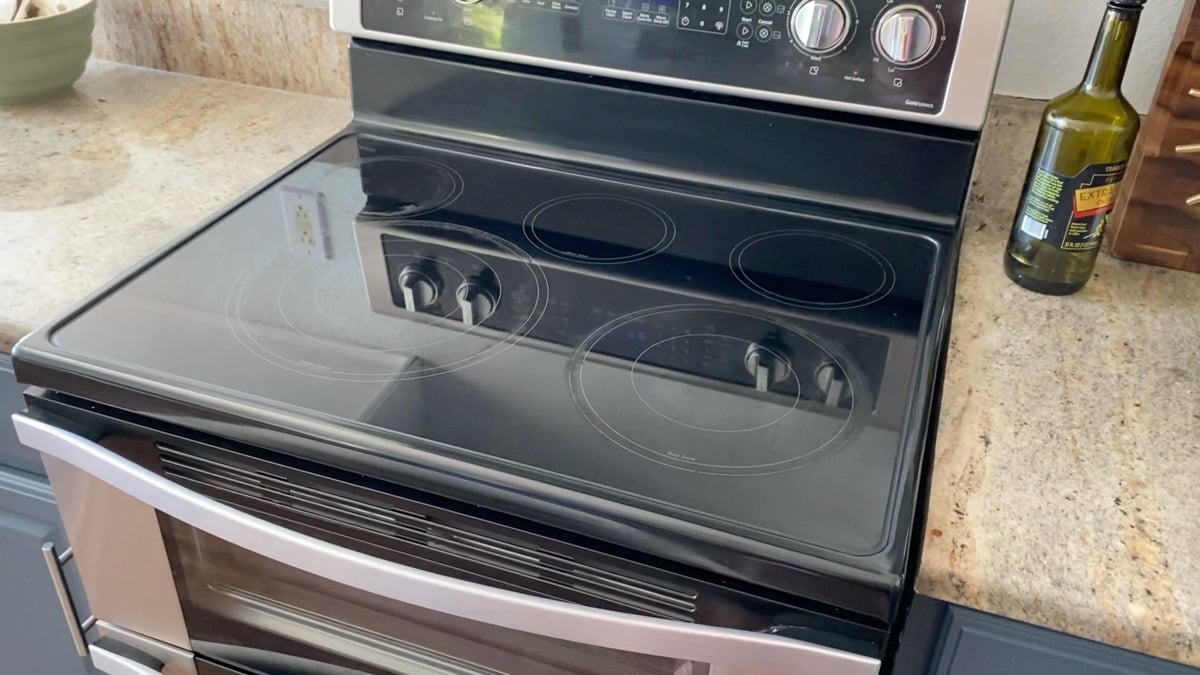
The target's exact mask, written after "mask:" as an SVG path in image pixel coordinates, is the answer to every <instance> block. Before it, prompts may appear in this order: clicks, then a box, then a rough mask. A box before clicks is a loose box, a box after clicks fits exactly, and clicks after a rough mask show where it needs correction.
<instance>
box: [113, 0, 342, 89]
mask: <svg viewBox="0 0 1200 675" xmlns="http://www.w3.org/2000/svg"><path fill="white" fill-rule="evenodd" d="M93 40H94V44H95V47H94V51H93V54H94V55H95V56H96V57H97V58H101V59H107V60H110V61H119V62H122V63H130V64H133V65H138V66H145V67H148V68H157V69H160V70H171V71H175V72H180V73H190V74H192V75H201V76H204V77H212V78H218V79H222V80H232V81H235V82H245V83H247V84H255V85H260V86H264V87H272V88H275V89H286V90H289V91H296V92H303V93H308V94H317V95H321V96H335V97H339V98H348V97H349V95H350V87H349V71H348V69H347V64H346V44H347V42H348V39H347V38H346V37H345V36H342V35H337V34H335V33H334V32H333V31H331V30H330V29H329V9H328V5H327V3H326V2H325V0H103V1H102V2H100V3H99V5H98V8H97V14H96V31H95V33H94V35H93Z"/></svg>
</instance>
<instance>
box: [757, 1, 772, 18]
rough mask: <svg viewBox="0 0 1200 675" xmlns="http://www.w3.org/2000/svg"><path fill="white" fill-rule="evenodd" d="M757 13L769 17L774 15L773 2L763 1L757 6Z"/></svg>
mask: <svg viewBox="0 0 1200 675" xmlns="http://www.w3.org/2000/svg"><path fill="white" fill-rule="evenodd" d="M758 11H760V12H762V13H763V15H764V16H771V15H772V14H774V13H775V2H774V0H763V1H762V4H761V5H759V6H758Z"/></svg>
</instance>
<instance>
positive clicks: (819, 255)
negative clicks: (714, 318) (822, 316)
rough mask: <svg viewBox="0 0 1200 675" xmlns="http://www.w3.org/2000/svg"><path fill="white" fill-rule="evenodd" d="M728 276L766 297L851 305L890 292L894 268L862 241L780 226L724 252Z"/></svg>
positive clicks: (809, 304) (820, 305)
mask: <svg viewBox="0 0 1200 675" xmlns="http://www.w3.org/2000/svg"><path fill="white" fill-rule="evenodd" d="M729 266H730V268H731V269H732V270H733V274H734V276H736V277H737V278H738V281H741V282H742V284H744V285H745V286H746V287H747V288H749V289H750V290H752V291H754V292H755V293H757V294H758V295H760V296H762V297H764V298H766V299H768V300H771V301H772V302H778V303H782V304H784V305H790V306H792V307H802V308H805V309H827V310H832V309H854V308H857V307H864V306H866V305H869V304H872V303H874V302H877V301H879V300H881V299H883V298H885V297H887V295H888V294H890V293H891V292H892V289H893V288H894V287H895V285H896V271H895V269H894V268H893V267H892V264H891V263H890V262H888V261H887V259H886V258H884V257H883V256H882V255H880V254H879V253H878V252H877V251H875V250H874V249H872V248H870V247H869V246H867V245H866V244H863V243H861V242H858V241H855V240H853V239H848V238H846V237H840V236H837V235H833V234H826V233H823V232H813V231H810V230H780V231H776V232H765V233H763V234H758V235H755V236H753V237H750V238H748V239H745V240H744V241H742V242H741V243H739V244H738V245H737V246H735V247H734V249H733V251H732V252H730V254H729Z"/></svg>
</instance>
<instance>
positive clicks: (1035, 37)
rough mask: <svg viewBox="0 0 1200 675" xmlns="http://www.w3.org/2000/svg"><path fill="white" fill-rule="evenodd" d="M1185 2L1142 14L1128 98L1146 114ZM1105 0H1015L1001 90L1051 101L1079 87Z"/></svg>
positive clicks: (1156, 1)
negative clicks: (1076, 86)
mask: <svg viewBox="0 0 1200 675" xmlns="http://www.w3.org/2000/svg"><path fill="white" fill-rule="evenodd" d="M1183 3H1184V0H1149V1H1148V2H1147V3H1146V9H1145V11H1144V12H1143V13H1142V22H1141V26H1140V27H1139V28H1138V35H1137V42H1136V43H1135V44H1134V48H1133V58H1132V60H1131V61H1130V64H1129V72H1128V73H1127V74H1126V75H1125V87H1124V89H1125V95H1126V96H1127V97H1129V100H1130V101H1132V102H1133V104H1134V105H1136V106H1137V108H1138V110H1141V111H1143V112H1145V111H1147V110H1148V109H1149V107H1150V101H1151V99H1152V98H1153V97H1154V91H1155V89H1156V88H1157V87H1158V78H1159V76H1160V75H1161V74H1162V66H1163V63H1164V61H1165V60H1166V56H1167V51H1168V50H1169V49H1170V45H1171V38H1172V37H1173V36H1174V34H1175V26H1176V24H1177V23H1178V21H1179V14H1180V9H1181V7H1182V6H1183ZM1104 7H1105V3H1104V0H1016V2H1015V4H1014V7H1013V17H1012V24H1011V26H1010V27H1009V30H1008V40H1007V42H1005V45H1004V59H1003V60H1002V61H1001V64H1000V75H999V79H998V80H997V82H996V92H997V93H1000V94H1010V95H1013V96H1024V97H1027V98H1052V97H1054V96H1057V95H1058V94H1061V93H1063V92H1064V91H1066V90H1068V89H1070V88H1071V87H1073V86H1075V85H1076V84H1077V83H1078V82H1079V79H1080V77H1082V75H1083V71H1084V69H1085V68H1086V66H1087V59H1088V53H1089V52H1090V51H1091V49H1092V43H1093V42H1094V41H1095V39H1096V29H1097V28H1098V27H1099V25H1100V19H1101V17H1102V16H1103V15H1104Z"/></svg>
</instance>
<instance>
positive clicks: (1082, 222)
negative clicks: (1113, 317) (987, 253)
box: [1004, 0, 1146, 295]
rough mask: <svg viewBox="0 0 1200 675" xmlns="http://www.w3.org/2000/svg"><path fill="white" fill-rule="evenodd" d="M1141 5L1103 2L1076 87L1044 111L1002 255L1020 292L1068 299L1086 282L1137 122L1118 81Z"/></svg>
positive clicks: (1141, 0) (1137, 0)
mask: <svg viewBox="0 0 1200 675" xmlns="http://www.w3.org/2000/svg"><path fill="white" fill-rule="evenodd" d="M1145 4H1146V0H1110V1H1109V3H1108V9H1107V10H1106V12H1105V14H1104V21H1103V22H1102V23H1101V24H1100V33H1099V35H1097V36H1096V45H1095V47H1094V48H1093V49H1092V58H1091V61H1090V63H1089V64H1088V68H1087V73H1086V75H1085V76H1084V78H1083V82H1082V83H1080V85H1079V86H1078V87H1076V88H1074V89H1072V90H1071V91H1069V92H1067V93H1065V94H1063V95H1062V96H1059V97H1058V98H1056V99H1054V100H1053V101H1051V102H1050V104H1049V105H1048V106H1046V111H1045V113H1044V114H1043V116H1042V125H1041V129H1040V131H1039V132H1038V138H1037V143H1036V145H1035V146H1034V150H1033V158H1032V160H1031V161H1030V165H1029V175H1028V177H1027V178H1026V179H1025V191H1024V193H1023V195H1022V197H1021V203H1020V206H1019V207H1018V209H1017V217H1016V222H1015V223H1014V224H1013V228H1012V235H1011V236H1010V237H1009V241H1008V248H1007V250H1006V251H1005V255H1004V270H1005V272H1007V273H1008V277H1009V278H1010V279H1012V280H1013V281H1014V282H1016V283H1017V284H1018V285H1020V286H1022V287H1023V288H1027V289H1029V290H1031V291H1036V292H1038V293H1046V294H1049V295H1068V294H1071V293H1075V292H1076V291H1078V290H1079V289H1081V288H1083V286H1084V284H1086V283H1087V282H1088V280H1089V279H1090V278H1091V277H1092V270H1093V268H1094V267H1095V265H1096V257H1097V255H1099V253H1100V241H1101V238H1102V237H1103V236H1104V230H1105V227H1106V226H1107V225H1108V219H1109V217H1110V215H1111V213H1112V210H1113V207H1114V206H1115V204H1116V198H1117V190H1118V189H1119V188H1120V186H1121V179H1122V178H1123V177H1124V176H1125V166H1126V164H1127V163H1128V161H1129V156H1130V154H1131V153H1132V152H1133V144H1134V141H1135V140H1136V138H1137V133H1138V129H1139V127H1140V125H1141V118H1140V117H1139V116H1138V113H1137V110H1135V109H1134V107H1133V106H1132V105H1130V103H1129V101H1127V100H1126V99H1125V96H1124V95H1123V94H1122V93H1121V80H1122V79H1123V78H1124V77H1125V67H1126V65H1127V64H1128V63H1129V52H1130V49H1131V48H1132V47H1133V38H1134V35H1135V33H1136V32H1137V26H1138V18H1139V17H1140V16H1141V12H1142V8H1143V7H1144V6H1145Z"/></svg>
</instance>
